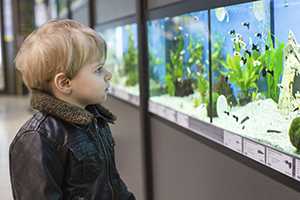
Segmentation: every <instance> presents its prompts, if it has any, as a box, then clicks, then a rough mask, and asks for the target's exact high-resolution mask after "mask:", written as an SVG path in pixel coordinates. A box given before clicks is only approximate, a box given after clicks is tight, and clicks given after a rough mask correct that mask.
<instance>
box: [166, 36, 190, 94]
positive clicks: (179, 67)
mask: <svg viewBox="0 0 300 200" xmlns="http://www.w3.org/2000/svg"><path fill="white" fill-rule="evenodd" d="M175 41H176V45H175V47H176V48H175V50H170V51H169V62H168V63H167V64H166V77H165V81H166V88H167V92H168V94H169V95H170V96H187V95H190V94H192V93H193V87H192V83H193V80H192V79H191V78H190V75H189V74H191V69H190V68H189V67H187V66H186V64H185V62H184V55H185V53H186V51H185V49H184V37H183V35H179V36H177V37H176V39H175ZM184 67H187V69H186V70H187V77H186V78H184V75H185V74H184Z"/></svg>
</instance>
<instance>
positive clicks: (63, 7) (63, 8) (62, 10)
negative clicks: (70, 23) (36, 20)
mask: <svg viewBox="0 0 300 200" xmlns="http://www.w3.org/2000/svg"><path fill="white" fill-rule="evenodd" d="M58 8H59V13H58V15H59V17H60V18H67V15H68V8H67V0H59V1H58Z"/></svg>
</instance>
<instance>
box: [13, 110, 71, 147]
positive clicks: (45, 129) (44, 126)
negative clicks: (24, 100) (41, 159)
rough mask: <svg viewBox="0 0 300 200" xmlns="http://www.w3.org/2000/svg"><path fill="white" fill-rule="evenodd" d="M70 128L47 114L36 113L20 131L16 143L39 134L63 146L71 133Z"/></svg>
mask: <svg viewBox="0 0 300 200" xmlns="http://www.w3.org/2000/svg"><path fill="white" fill-rule="evenodd" d="M69 126H70V127H71V125H69V124H67V123H65V122H63V121H62V120H60V119H59V118H56V117H54V116H51V115H49V114H46V113H42V112H36V113H35V114H34V115H33V116H32V117H31V118H30V119H29V120H28V121H27V122H25V124H24V125H23V126H22V127H21V128H20V129H19V131H18V133H17V135H16V136H15V139H14V141H15V140H18V138H20V137H22V136H24V135H25V134H26V133H29V132H30V133H32V134H39V135H40V136H41V137H44V138H45V139H47V140H48V141H51V142H52V143H54V144H55V145H63V144H64V143H65V139H66V137H67V134H68V133H69V132H70V127H69ZM67 130H69V131H67Z"/></svg>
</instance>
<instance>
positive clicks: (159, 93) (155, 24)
mask: <svg viewBox="0 0 300 200" xmlns="http://www.w3.org/2000/svg"><path fill="white" fill-rule="evenodd" d="M147 26H148V49H149V74H150V96H151V97H150V100H151V101H153V102H156V103H159V104H161V105H164V106H167V107H170V108H172V109H175V110H176V111H179V112H182V113H185V114H188V115H191V116H194V117H196V118H199V120H205V121H209V117H208V116H209V114H210V113H211V110H210V109H208V108H209V106H208V104H209V102H208V100H209V82H208V80H209V77H208V72H209V64H208V12H207V11H201V12H193V13H188V14H184V15H180V16H175V17H165V18H162V19H157V20H152V21H148V23H147Z"/></svg>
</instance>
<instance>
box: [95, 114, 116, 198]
mask: <svg viewBox="0 0 300 200" xmlns="http://www.w3.org/2000/svg"><path fill="white" fill-rule="evenodd" d="M94 126H95V128H96V133H95V134H96V138H97V141H98V144H99V142H100V143H101V146H102V148H103V151H104V156H105V158H106V169H107V170H106V172H107V173H108V185H109V187H110V189H111V195H112V200H114V199H115V197H114V196H115V195H114V189H113V187H112V183H111V182H112V181H111V173H110V168H109V166H110V165H109V157H108V153H107V151H106V148H105V145H104V143H103V141H102V138H101V137H99V135H98V125H97V119H95V120H94Z"/></svg>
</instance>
